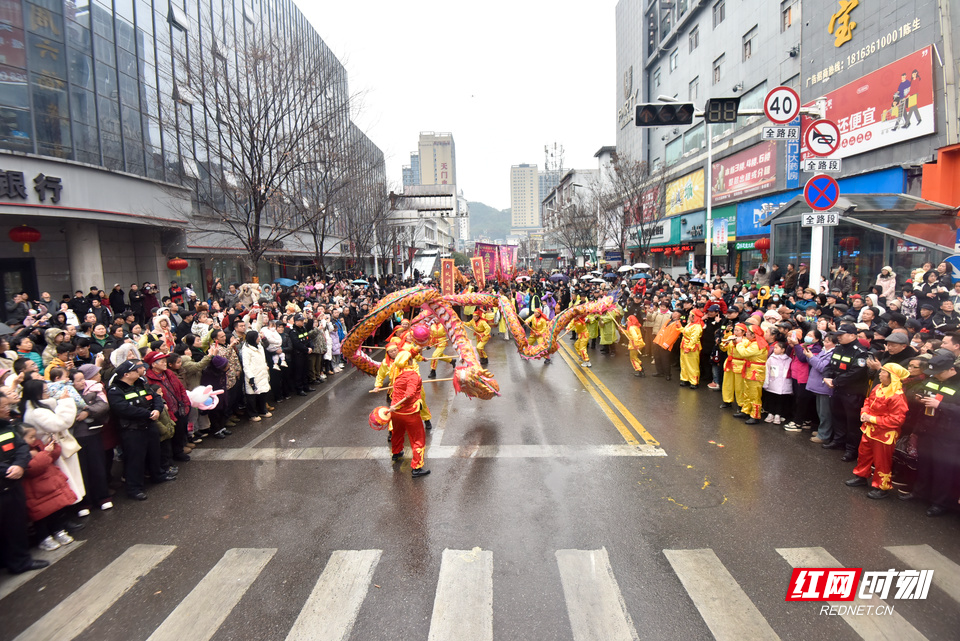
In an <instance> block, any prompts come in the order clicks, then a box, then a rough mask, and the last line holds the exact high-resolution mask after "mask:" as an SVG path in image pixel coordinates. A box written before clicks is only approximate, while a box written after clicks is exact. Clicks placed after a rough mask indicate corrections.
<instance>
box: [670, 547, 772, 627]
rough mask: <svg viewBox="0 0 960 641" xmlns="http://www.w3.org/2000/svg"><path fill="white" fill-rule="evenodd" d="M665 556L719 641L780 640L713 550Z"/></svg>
mask: <svg viewBox="0 0 960 641" xmlns="http://www.w3.org/2000/svg"><path fill="white" fill-rule="evenodd" d="M663 554H664V555H665V556H666V557H667V560H668V561H670V565H671V566H673V571H674V573H675V574H676V575H677V577H678V578H679V579H680V582H681V583H682V584H683V587H684V589H685V590H686V591H687V594H689V595H690V598H691V599H692V600H693V604H694V605H695V606H697V610H699V611H700V616H702V617H703V620H704V622H705V623H706V624H707V627H708V628H710V631H711V632H712V633H713V636H714V637H716V638H717V639H719V640H720V641H725V640H726V639H771V640H772V639H779V638H780V637H779V636H777V633H776V632H774V631H773V628H771V627H770V624H768V623H767V620H766V619H765V618H763V615H762V614H760V611H759V610H758V609H757V607H756V606H755V605H754V604H753V602H752V601H751V600H750V597H748V596H747V595H746V593H745V592H744V591H743V588H741V587H740V584H739V583H737V580H736V579H734V578H733V575H732V574H730V572H728V571H727V568H725V567H724V566H723V563H721V562H720V559H719V558H717V555H716V554H715V553H714V551H713V550H664V551H663Z"/></svg>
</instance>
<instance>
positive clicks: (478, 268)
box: [470, 256, 487, 289]
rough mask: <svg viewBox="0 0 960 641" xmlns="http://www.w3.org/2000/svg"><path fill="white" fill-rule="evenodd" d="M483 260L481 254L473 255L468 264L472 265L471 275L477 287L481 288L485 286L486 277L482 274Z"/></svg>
mask: <svg viewBox="0 0 960 641" xmlns="http://www.w3.org/2000/svg"><path fill="white" fill-rule="evenodd" d="M484 262H485V261H484V260H483V257H481V256H474V257H473V258H471V259H470V264H471V265H472V266H473V277H474V279H475V280H476V281H477V287H478V288H480V289H483V288H484V287H485V286H486V283H487V281H486V278H485V276H486V275H485V274H484Z"/></svg>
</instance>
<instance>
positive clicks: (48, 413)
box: [20, 380, 87, 500]
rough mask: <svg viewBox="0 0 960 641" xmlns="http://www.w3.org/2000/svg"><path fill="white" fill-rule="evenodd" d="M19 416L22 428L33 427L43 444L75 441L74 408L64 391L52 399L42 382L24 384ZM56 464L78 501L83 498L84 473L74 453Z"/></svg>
mask: <svg viewBox="0 0 960 641" xmlns="http://www.w3.org/2000/svg"><path fill="white" fill-rule="evenodd" d="M20 415H21V416H22V417H23V424H24V425H28V426H30V427H33V428H36V430H37V433H38V434H39V435H40V437H41V440H43V442H44V443H49V442H50V441H53V440H57V441H60V442H69V443H71V444H74V443H75V442H76V439H74V437H73V434H71V433H70V428H71V427H72V426H73V423H74V421H75V420H76V418H77V406H76V404H75V403H74V402H73V399H72V398H70V394H69V393H68V392H67V391H66V390H64V391H63V392H62V393H61V394H60V398H58V399H56V400H54V399H51V398H50V393H49V392H48V391H47V384H46V382H45V381H39V380H31V381H25V382H24V383H23V395H22V397H21V398H20ZM55 463H56V465H57V467H59V468H60V471H62V472H63V474H64V475H65V476H66V477H67V481H68V482H69V483H70V489H71V490H72V491H73V493H74V494H75V495H76V497H77V500H79V499H82V498H83V497H84V495H85V494H86V493H87V492H86V489H85V488H84V485H83V473H82V472H81V471H80V459H79V457H78V456H77V452H76V451H74V452H71V454H70V456H69V457H65V456H61V457H59V458H57V459H56V462H55Z"/></svg>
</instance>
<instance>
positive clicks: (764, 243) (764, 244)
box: [753, 238, 770, 262]
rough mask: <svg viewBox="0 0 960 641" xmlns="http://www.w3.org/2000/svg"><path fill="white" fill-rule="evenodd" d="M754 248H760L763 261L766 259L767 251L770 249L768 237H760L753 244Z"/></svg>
mask: <svg viewBox="0 0 960 641" xmlns="http://www.w3.org/2000/svg"><path fill="white" fill-rule="evenodd" d="M753 248H754V249H758V250H760V255H761V256H763V260H764V262H766V260H767V252H768V251H770V239H769V238H761V239H760V240H758V241H757V242H755V243H754V244H753Z"/></svg>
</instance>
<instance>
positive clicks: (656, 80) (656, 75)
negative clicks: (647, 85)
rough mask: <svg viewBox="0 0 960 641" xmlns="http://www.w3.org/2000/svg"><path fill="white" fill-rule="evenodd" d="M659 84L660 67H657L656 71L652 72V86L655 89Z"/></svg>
mask: <svg viewBox="0 0 960 641" xmlns="http://www.w3.org/2000/svg"><path fill="white" fill-rule="evenodd" d="M659 86H660V67H657V69H656V71H654V72H653V88H654V89H656V88H657V87H659Z"/></svg>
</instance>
